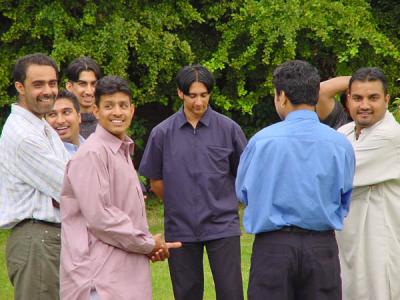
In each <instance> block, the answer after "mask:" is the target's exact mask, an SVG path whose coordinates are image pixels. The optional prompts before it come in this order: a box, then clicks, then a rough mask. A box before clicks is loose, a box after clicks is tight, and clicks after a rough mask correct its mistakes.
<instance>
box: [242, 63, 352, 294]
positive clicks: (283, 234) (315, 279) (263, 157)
mask: <svg viewBox="0 0 400 300" xmlns="http://www.w3.org/2000/svg"><path fill="white" fill-rule="evenodd" d="M319 81H320V77H319V75H318V71H317V70H316V69H315V68H314V67H313V66H312V65H310V64H309V63H307V62H305V61H298V60H295V61H289V62H286V63H284V64H282V65H280V66H279V67H278V68H277V69H276V70H275V71H274V74H273V84H274V86H275V108H276V110H277V112H278V114H279V116H280V117H281V119H282V120H283V121H282V122H279V123H276V124H274V125H271V126H269V127H267V128H264V129H263V130H261V131H260V132H258V133H257V134H256V135H255V136H254V137H253V138H252V139H251V140H250V141H249V144H248V145H247V147H246V149H245V150H244V152H243V154H242V156H241V158H240V164H239V168H238V174H237V179H236V193H237V196H238V198H239V199H240V200H241V201H242V202H243V203H244V204H245V205H246V209H245V215H244V226H245V229H246V231H248V232H251V233H255V234H256V237H255V240H254V244H253V253H252V258H251V269H250V280H249V289H248V299H250V300H253V299H272V300H273V299H279V300H284V299H307V300H313V299H315V300H324V299H341V279H340V264H339V258H338V248H337V243H336V238H335V233H334V230H340V229H341V228H342V226H343V218H344V217H345V216H346V215H347V213H348V211H349V204H350V196H351V191H352V182H353V176H354V167H355V158H354V152H353V149H352V146H351V144H350V143H349V142H348V141H347V139H346V138H345V137H344V136H343V135H341V134H340V133H338V132H336V131H335V130H333V129H331V128H329V127H328V126H326V125H323V124H321V123H320V122H319V120H318V116H317V114H316V113H315V105H316V103H317V99H318V91H319V83H320V82H319Z"/></svg>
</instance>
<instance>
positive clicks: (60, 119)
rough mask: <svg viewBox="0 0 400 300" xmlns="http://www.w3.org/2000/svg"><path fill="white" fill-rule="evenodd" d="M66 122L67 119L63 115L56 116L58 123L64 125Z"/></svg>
mask: <svg viewBox="0 0 400 300" xmlns="http://www.w3.org/2000/svg"><path fill="white" fill-rule="evenodd" d="M64 122H65V118H64V115H63V114H57V116H56V123H57V124H63V123H64Z"/></svg>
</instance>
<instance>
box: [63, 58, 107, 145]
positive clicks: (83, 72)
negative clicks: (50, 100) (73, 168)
mask: <svg viewBox="0 0 400 300" xmlns="http://www.w3.org/2000/svg"><path fill="white" fill-rule="evenodd" d="M66 75H67V79H68V82H67V84H66V88H67V90H68V91H70V92H72V93H73V94H74V95H75V96H76V97H77V98H78V100H79V104H80V107H81V124H80V134H81V135H82V136H83V137H84V138H85V139H86V138H88V137H89V135H90V134H92V133H93V132H94V131H95V129H96V125H97V120H96V117H95V116H94V115H93V109H94V102H95V100H94V91H95V87H96V81H97V80H99V79H100V78H101V77H102V74H101V71H100V67H99V66H98V65H97V63H96V62H95V61H94V60H93V59H92V58H90V57H86V56H82V57H79V58H76V59H74V60H73V61H72V62H71V63H70V64H69V65H68V67H67V70H66Z"/></svg>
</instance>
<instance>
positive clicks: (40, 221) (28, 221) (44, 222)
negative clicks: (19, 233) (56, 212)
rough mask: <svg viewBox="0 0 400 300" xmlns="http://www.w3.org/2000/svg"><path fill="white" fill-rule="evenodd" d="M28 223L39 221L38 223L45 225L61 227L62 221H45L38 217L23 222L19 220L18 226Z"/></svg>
mask: <svg viewBox="0 0 400 300" xmlns="http://www.w3.org/2000/svg"><path fill="white" fill-rule="evenodd" d="M26 223H37V224H43V225H48V226H53V227H57V228H61V223H53V222H48V221H43V220H38V219H25V220H22V221H21V222H19V223H18V224H17V225H16V226H21V225H24V224H26Z"/></svg>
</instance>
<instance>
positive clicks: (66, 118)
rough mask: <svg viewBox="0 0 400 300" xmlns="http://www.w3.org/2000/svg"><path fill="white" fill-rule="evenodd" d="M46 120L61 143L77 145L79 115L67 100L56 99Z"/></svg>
mask: <svg viewBox="0 0 400 300" xmlns="http://www.w3.org/2000/svg"><path fill="white" fill-rule="evenodd" d="M46 120H47V122H48V123H49V124H50V126H51V127H53V128H54V129H55V130H56V131H57V133H58V135H59V136H60V138H61V140H62V141H63V142H68V143H71V144H74V145H79V123H80V122H81V115H80V114H79V113H78V112H77V111H76V109H75V107H74V104H73V103H72V102H71V100H69V99H65V98H61V99H57V100H56V102H55V103H54V106H53V109H52V111H51V112H49V113H48V114H46Z"/></svg>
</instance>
